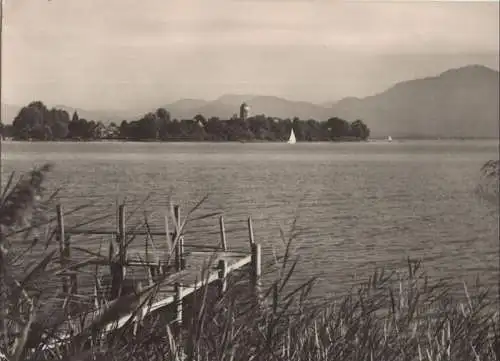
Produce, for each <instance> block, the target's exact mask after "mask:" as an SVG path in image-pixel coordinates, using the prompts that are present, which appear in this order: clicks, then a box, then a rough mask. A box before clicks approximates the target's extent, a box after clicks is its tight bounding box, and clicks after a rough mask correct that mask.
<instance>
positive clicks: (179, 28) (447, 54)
mask: <svg viewBox="0 0 500 361" xmlns="http://www.w3.org/2000/svg"><path fill="white" fill-rule="evenodd" d="M4 16H5V19H4V34H3V35H4V44H3V53H2V56H3V77H2V82H3V84H2V86H3V98H4V99H3V100H4V102H6V103H9V104H19V105H24V104H25V103H27V102H29V101H31V100H33V99H40V100H43V101H45V102H47V103H48V104H65V105H69V106H75V107H83V108H88V109H96V108H108V109H109V108H137V109H140V108H148V107H156V106H160V105H164V104H166V103H168V102H170V101H173V100H176V99H179V98H205V99H213V98H216V97H218V96H220V95H222V94H225V93H258V94H266V95H277V96H283V97H287V98H289V99H300V100H309V101H315V102H323V101H328V100H335V99H338V98H341V97H344V96H366V95H370V94H372V93H376V92H379V91H382V90H384V89H385V88H387V87H388V86H390V85H392V84H393V83H395V82H397V81H401V80H407V79H412V78H414V77H422V76H427V75H434V74H437V73H439V72H441V71H444V70H446V69H448V68H450V67H459V66H463V65H466V64H470V63H480V64H484V65H487V66H489V67H493V68H496V69H498V49H499V45H498V44H499V36H498V30H499V5H498V2H437V1H435V2H423V1H413V2H401V1H400V2H378V3H375V2H373V1H372V2H346V1H343V2H342V1H335V0H324V1H323V0H302V1H293V0H290V1H289V0H275V1H272V0H254V1H249V0H225V1H223V0H198V1H194V0H133V1H132V0H52V1H50V2H49V1H46V0H5V8H4Z"/></svg>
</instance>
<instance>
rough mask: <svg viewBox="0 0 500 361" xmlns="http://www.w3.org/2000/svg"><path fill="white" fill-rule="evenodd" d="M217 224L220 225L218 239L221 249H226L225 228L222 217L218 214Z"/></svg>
mask: <svg viewBox="0 0 500 361" xmlns="http://www.w3.org/2000/svg"><path fill="white" fill-rule="evenodd" d="M219 226H220V241H221V244H222V250H223V251H224V252H225V251H227V240H226V229H225V227H224V217H223V216H220V218H219Z"/></svg>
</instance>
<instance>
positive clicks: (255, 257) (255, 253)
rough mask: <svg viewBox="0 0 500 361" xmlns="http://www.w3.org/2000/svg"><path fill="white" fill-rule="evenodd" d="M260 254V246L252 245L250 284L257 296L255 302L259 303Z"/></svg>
mask: <svg viewBox="0 0 500 361" xmlns="http://www.w3.org/2000/svg"><path fill="white" fill-rule="evenodd" d="M261 257H262V252H261V248H260V244H258V243H254V244H252V259H251V267H252V269H251V282H252V287H253V289H254V292H255V294H256V296H257V300H258V301H260V276H261V272H262V270H261V267H262V260H261Z"/></svg>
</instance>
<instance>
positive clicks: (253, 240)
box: [248, 216, 255, 246]
mask: <svg viewBox="0 0 500 361" xmlns="http://www.w3.org/2000/svg"><path fill="white" fill-rule="evenodd" d="M248 240H249V242H250V246H252V245H254V244H255V239H254V237H253V225H252V217H251V216H250V217H248Z"/></svg>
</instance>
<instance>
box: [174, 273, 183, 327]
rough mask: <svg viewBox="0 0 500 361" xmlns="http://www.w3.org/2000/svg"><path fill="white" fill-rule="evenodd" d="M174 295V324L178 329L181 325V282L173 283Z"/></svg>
mask: <svg viewBox="0 0 500 361" xmlns="http://www.w3.org/2000/svg"><path fill="white" fill-rule="evenodd" d="M174 288H175V296H174V304H175V324H176V326H177V327H179V329H180V328H181V327H182V318H183V315H182V313H183V312H182V298H183V295H182V284H181V283H180V282H176V283H175V286H174Z"/></svg>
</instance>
